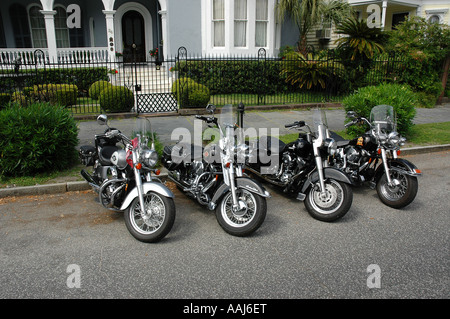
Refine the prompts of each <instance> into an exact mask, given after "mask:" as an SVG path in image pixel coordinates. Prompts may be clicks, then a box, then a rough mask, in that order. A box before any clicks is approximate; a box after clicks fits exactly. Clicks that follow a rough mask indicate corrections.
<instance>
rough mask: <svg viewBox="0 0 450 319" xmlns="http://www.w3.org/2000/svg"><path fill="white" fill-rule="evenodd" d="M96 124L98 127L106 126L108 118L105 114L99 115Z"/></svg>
mask: <svg viewBox="0 0 450 319" xmlns="http://www.w3.org/2000/svg"><path fill="white" fill-rule="evenodd" d="M97 123H98V124H99V125H108V117H107V116H106V115H105V114H100V115H99V116H98V117H97Z"/></svg>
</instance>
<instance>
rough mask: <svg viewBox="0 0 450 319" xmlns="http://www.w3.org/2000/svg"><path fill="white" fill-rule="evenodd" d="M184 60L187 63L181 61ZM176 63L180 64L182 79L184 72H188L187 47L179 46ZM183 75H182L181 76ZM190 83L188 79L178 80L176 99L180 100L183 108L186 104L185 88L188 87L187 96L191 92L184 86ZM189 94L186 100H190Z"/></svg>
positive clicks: (179, 103)
mask: <svg viewBox="0 0 450 319" xmlns="http://www.w3.org/2000/svg"><path fill="white" fill-rule="evenodd" d="M182 60H184V61H186V63H181V61H182ZM176 63H177V64H178V68H179V71H178V80H180V79H181V78H182V77H183V74H186V73H187V67H188V65H187V49H186V48H185V47H179V48H178V55H177V59H176ZM180 75H181V76H180ZM187 85H188V81H177V89H176V91H175V93H176V96H175V99H176V100H177V101H178V106H179V108H180V109H181V108H183V106H184V105H183V104H184V100H185V99H184V98H183V97H184V94H183V89H186V96H187V95H188V94H189V91H188V90H187V87H186V88H184V86H187ZM188 98H189V97H188V96H187V99H186V101H187V100H188Z"/></svg>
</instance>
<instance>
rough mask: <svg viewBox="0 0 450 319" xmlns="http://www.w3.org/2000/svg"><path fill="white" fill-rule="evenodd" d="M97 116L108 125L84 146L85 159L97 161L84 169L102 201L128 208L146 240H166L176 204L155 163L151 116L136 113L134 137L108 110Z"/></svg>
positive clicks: (129, 221) (132, 226)
mask: <svg viewBox="0 0 450 319" xmlns="http://www.w3.org/2000/svg"><path fill="white" fill-rule="evenodd" d="M97 122H98V123H99V124H100V125H106V126H107V129H106V130H105V133H104V134H98V135H95V147H94V146H90V145H83V146H81V147H80V152H79V156H80V160H81V162H82V163H83V164H84V165H86V166H93V172H92V174H90V173H88V172H87V171H86V170H84V169H83V170H82V171H81V175H82V176H83V178H84V179H85V180H86V181H87V182H88V183H89V185H91V186H92V187H93V189H94V190H95V191H96V192H97V193H98V201H99V202H100V203H101V204H102V205H103V206H104V207H105V208H107V209H110V210H114V211H120V212H125V215H124V219H125V224H126V226H127V229H128V231H129V232H130V233H131V235H133V236H134V237H135V238H136V239H138V240H140V241H143V242H157V241H159V240H161V239H162V238H164V237H165V236H166V235H167V234H168V233H169V232H170V230H171V229H172V226H173V224H174V221H175V204H174V201H173V198H174V195H173V193H172V192H171V191H170V190H169V189H168V188H167V187H166V186H165V185H164V184H162V183H161V182H160V180H159V179H157V178H156V177H154V176H152V173H153V174H157V175H158V174H159V170H156V169H154V167H155V165H156V163H157V161H158V154H157V152H156V151H155V145H154V135H153V132H152V130H151V125H150V121H149V120H148V119H145V118H137V119H136V130H135V134H136V137H135V138H133V139H130V138H128V137H127V136H125V135H124V134H122V133H121V132H120V131H119V130H117V129H114V128H110V127H109V125H108V118H107V116H106V115H103V114H102V115H100V116H98V118H97ZM150 137H151V138H152V143H151V146H150V147H149V146H148V142H149V138H150ZM120 144H122V145H123V147H121V146H120Z"/></svg>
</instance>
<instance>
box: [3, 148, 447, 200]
mask: <svg viewBox="0 0 450 319" xmlns="http://www.w3.org/2000/svg"><path fill="white" fill-rule="evenodd" d="M448 150H450V144H444V145H433V146H419V147H409V148H405V149H402V150H401V154H402V155H416V154H424V153H433V152H441V151H448ZM158 178H159V179H161V180H165V179H166V178H167V173H161V174H160V175H158ZM90 189H91V186H89V184H88V183H87V182H85V181H80V182H67V183H57V184H45V185H35V186H22V187H10V188H1V189H0V198H5V197H12V196H29V195H44V194H60V193H65V192H74V191H85V190H90Z"/></svg>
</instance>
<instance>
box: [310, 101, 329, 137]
mask: <svg viewBox="0 0 450 319" xmlns="http://www.w3.org/2000/svg"><path fill="white" fill-rule="evenodd" d="M327 128H328V123H327V116H326V114H325V111H324V110H322V109H319V108H316V109H314V110H313V127H312V129H313V132H314V134H315V136H316V137H319V136H320V135H321V136H322V137H323V138H326V137H327Z"/></svg>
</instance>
